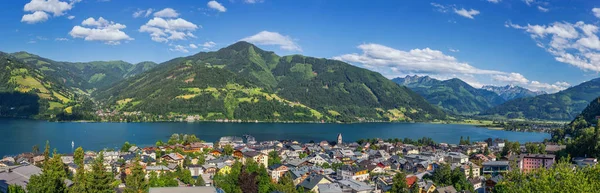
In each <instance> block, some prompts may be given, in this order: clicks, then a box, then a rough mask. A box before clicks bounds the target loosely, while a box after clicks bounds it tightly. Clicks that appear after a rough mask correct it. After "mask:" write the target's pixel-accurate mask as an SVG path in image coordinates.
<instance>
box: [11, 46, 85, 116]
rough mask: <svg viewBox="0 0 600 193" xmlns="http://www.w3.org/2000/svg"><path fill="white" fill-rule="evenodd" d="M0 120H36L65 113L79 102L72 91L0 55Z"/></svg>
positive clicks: (56, 80) (12, 59)
mask: <svg viewBox="0 0 600 193" xmlns="http://www.w3.org/2000/svg"><path fill="white" fill-rule="evenodd" d="M0 69H2V70H0V117H33V116H36V115H39V114H46V113H48V112H49V111H52V110H57V111H59V112H60V111H62V110H63V108H65V107H67V106H69V105H70V104H71V102H73V101H74V99H75V98H76V94H75V92H74V90H73V89H71V88H69V87H66V86H64V85H63V84H62V82H61V81H60V80H58V79H54V78H53V77H51V76H46V75H45V74H44V73H43V72H42V71H40V70H37V69H34V68H31V67H29V66H28V65H25V64H24V63H23V62H22V61H20V60H19V59H17V58H15V57H13V56H11V55H9V54H6V53H3V52H0Z"/></svg>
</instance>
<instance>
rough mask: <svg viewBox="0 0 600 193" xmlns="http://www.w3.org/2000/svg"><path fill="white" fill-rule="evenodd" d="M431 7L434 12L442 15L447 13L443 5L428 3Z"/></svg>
mask: <svg viewBox="0 0 600 193" xmlns="http://www.w3.org/2000/svg"><path fill="white" fill-rule="evenodd" d="M430 4H431V6H433V7H434V8H435V10H436V11H439V12H442V13H446V12H448V8H447V7H446V6H444V5H441V4H438V3H430Z"/></svg>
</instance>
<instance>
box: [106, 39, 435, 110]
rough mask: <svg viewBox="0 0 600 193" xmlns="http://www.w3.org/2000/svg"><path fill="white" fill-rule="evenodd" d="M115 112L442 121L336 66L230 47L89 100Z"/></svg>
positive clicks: (421, 105)
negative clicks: (108, 105) (100, 100)
mask: <svg viewBox="0 0 600 193" xmlns="http://www.w3.org/2000/svg"><path fill="white" fill-rule="evenodd" d="M94 96H95V97H96V98H98V99H102V100H103V102H105V103H106V104H110V105H112V107H113V108H115V109H118V110H122V111H142V112H145V113H152V114H161V115H164V114H185V115H198V116H200V117H202V119H207V120H214V119H241V120H266V121H277V120H279V121H290V120H302V121H319V120H329V121H368V120H386V121H409V120H432V119H441V118H444V117H445V115H444V113H443V112H441V111H440V110H439V109H437V108H435V107H433V106H431V105H429V104H428V103H427V102H426V101H425V100H424V99H423V98H422V97H420V96H418V95H417V94H416V93H414V92H412V91H410V90H409V89H407V88H406V87H403V86H399V85H397V84H394V83H393V82H391V81H390V80H388V79H386V78H385V77H383V76H381V75H380V74H379V73H375V72H371V71H368V70H365V69H361V68H358V67H355V66H352V65H349V64H346V63H344V62H340V61H335V60H327V59H318V58H312V57H305V56H300V55H294V56H284V57H279V56H277V55H276V54H275V53H273V52H268V51H264V50H261V49H260V48H258V47H256V46H254V45H252V44H250V43H247V42H238V43H236V44H233V45H231V46H229V47H226V48H223V49H220V50H219V51H216V52H208V53H206V52H202V53H198V54H196V55H193V56H188V57H183V58H176V59H173V60H171V61H167V62H165V63H162V64H160V65H158V66H157V67H156V68H153V69H151V70H149V71H147V72H144V73H141V74H139V75H137V76H134V77H132V78H129V79H127V80H125V81H123V82H120V83H118V84H116V85H114V86H113V87H112V88H107V89H103V90H99V91H98V92H96V93H95V94H94Z"/></svg>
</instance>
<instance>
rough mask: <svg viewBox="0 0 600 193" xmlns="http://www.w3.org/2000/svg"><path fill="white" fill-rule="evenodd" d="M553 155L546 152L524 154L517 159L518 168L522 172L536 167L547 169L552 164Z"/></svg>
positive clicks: (553, 160)
mask: <svg viewBox="0 0 600 193" xmlns="http://www.w3.org/2000/svg"><path fill="white" fill-rule="evenodd" d="M555 157H556V156H555V155H546V154H525V155H521V156H520V159H519V169H520V170H521V171H522V172H529V171H531V170H535V169H538V168H546V169H549V168H550V167H552V165H554V162H555Z"/></svg>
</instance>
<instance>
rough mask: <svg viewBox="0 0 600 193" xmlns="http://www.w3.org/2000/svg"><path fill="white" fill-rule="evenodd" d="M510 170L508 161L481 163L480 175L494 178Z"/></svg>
mask: <svg viewBox="0 0 600 193" xmlns="http://www.w3.org/2000/svg"><path fill="white" fill-rule="evenodd" d="M509 170H510V166H509V163H508V161H489V162H485V163H483V168H482V170H481V173H483V174H490V175H492V176H496V175H498V174H504V173H507V172H508V171H509Z"/></svg>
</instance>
